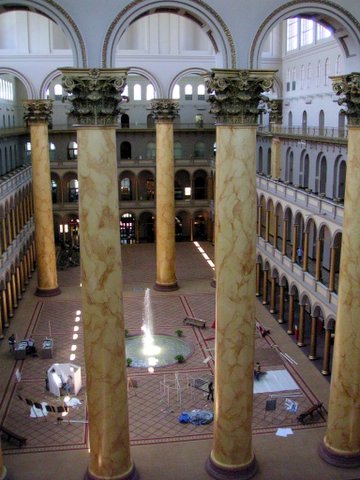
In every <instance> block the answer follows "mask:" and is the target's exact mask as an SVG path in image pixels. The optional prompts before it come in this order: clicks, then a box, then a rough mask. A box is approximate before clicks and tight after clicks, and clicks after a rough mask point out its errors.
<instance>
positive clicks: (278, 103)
mask: <svg viewBox="0 0 360 480" xmlns="http://www.w3.org/2000/svg"><path fill="white" fill-rule="evenodd" d="M268 108H269V110H270V123H274V124H276V125H281V124H282V119H283V113H282V110H283V101H282V99H280V98H273V99H270V100H269V101H268Z"/></svg>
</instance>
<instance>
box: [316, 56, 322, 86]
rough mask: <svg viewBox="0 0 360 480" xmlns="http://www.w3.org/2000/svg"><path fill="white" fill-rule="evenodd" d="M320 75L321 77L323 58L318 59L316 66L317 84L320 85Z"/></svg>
mask: <svg viewBox="0 0 360 480" xmlns="http://www.w3.org/2000/svg"><path fill="white" fill-rule="evenodd" d="M320 77H321V60H319V61H318V63H317V66H316V86H317V87H320Z"/></svg>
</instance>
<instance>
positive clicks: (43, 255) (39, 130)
mask: <svg viewBox="0 0 360 480" xmlns="http://www.w3.org/2000/svg"><path fill="white" fill-rule="evenodd" d="M24 108H25V115H24V118H25V119H26V121H27V123H28V124H29V125H30V138H31V152H32V153H31V163H32V187H33V196H34V207H35V241H36V251H37V253H38V259H37V267H38V270H37V289H36V295H38V296H43V297H49V296H54V295H58V294H59V293H60V289H59V287H58V281H57V271H56V256H55V240H54V227H53V212H52V198H51V177H50V163H49V136H48V122H49V119H50V118H51V112H52V102H51V101H50V100H28V101H26V102H24Z"/></svg>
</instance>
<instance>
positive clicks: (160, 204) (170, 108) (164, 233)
mask: <svg viewBox="0 0 360 480" xmlns="http://www.w3.org/2000/svg"><path fill="white" fill-rule="evenodd" d="M178 108H179V104H178V102H174V101H173V100H171V99H157V100H153V101H152V102H151V109H152V114H153V116H154V118H155V125H156V282H155V285H154V288H155V290H158V291H173V290H177V289H178V288H179V287H178V284H177V280H176V256H175V247H176V245H175V190H174V175H175V172H174V125H173V120H174V118H175V117H176V116H177V115H178Z"/></svg>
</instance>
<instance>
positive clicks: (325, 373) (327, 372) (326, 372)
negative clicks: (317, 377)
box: [321, 370, 330, 375]
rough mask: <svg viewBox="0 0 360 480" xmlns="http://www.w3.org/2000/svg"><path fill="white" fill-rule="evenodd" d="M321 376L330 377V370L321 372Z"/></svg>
mask: <svg viewBox="0 0 360 480" xmlns="http://www.w3.org/2000/svg"><path fill="white" fill-rule="evenodd" d="M321 374H322V375H330V370H321Z"/></svg>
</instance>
